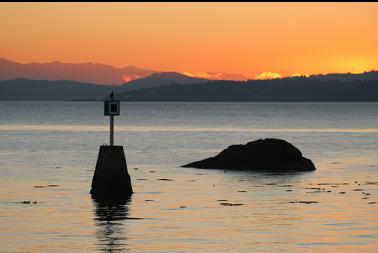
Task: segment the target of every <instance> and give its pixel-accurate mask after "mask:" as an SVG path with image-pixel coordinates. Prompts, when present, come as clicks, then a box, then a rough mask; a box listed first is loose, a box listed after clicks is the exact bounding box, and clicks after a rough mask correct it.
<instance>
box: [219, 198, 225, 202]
mask: <svg viewBox="0 0 378 253" xmlns="http://www.w3.org/2000/svg"><path fill="white" fill-rule="evenodd" d="M217 201H219V202H225V201H227V199H218V200H217Z"/></svg>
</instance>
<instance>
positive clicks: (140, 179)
mask: <svg viewBox="0 0 378 253" xmlns="http://www.w3.org/2000/svg"><path fill="white" fill-rule="evenodd" d="M137 180H139V181H143V180H148V179H146V178H138V179H137Z"/></svg>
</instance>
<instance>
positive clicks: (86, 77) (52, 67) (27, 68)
mask: <svg viewBox="0 0 378 253" xmlns="http://www.w3.org/2000/svg"><path fill="white" fill-rule="evenodd" d="M154 73H162V72H161V71H157V70H151V69H144V68H138V67H134V66H127V67H124V68H115V67H113V66H111V65H105V64H99V63H63V62H59V61H55V62H49V63H26V64H21V63H17V62H13V61H10V60H8V59H4V58H0V81H1V80H11V79H19V78H26V79H32V80H49V81H57V80H73V81H78V82H85V83H94V84H101V85H114V86H117V85H121V84H124V83H127V82H130V81H133V80H137V79H141V78H144V77H147V76H149V75H151V74H154ZM182 74H184V75H185V76H189V77H193V78H196V77H200V78H199V79H213V80H224V79H225V80H245V79H246V78H245V77H244V76H242V75H239V74H229V73H223V72H199V73H191V72H185V73H182Z"/></svg>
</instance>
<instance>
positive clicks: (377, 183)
mask: <svg viewBox="0 0 378 253" xmlns="http://www.w3.org/2000/svg"><path fill="white" fill-rule="evenodd" d="M365 185H378V182H371V181H366V182H365Z"/></svg>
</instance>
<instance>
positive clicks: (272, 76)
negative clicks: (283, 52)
mask: <svg viewBox="0 0 378 253" xmlns="http://www.w3.org/2000/svg"><path fill="white" fill-rule="evenodd" d="M277 78H281V75H280V74H279V73H274V72H263V73H261V74H260V75H257V76H256V79H258V80H270V79H277Z"/></svg>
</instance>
